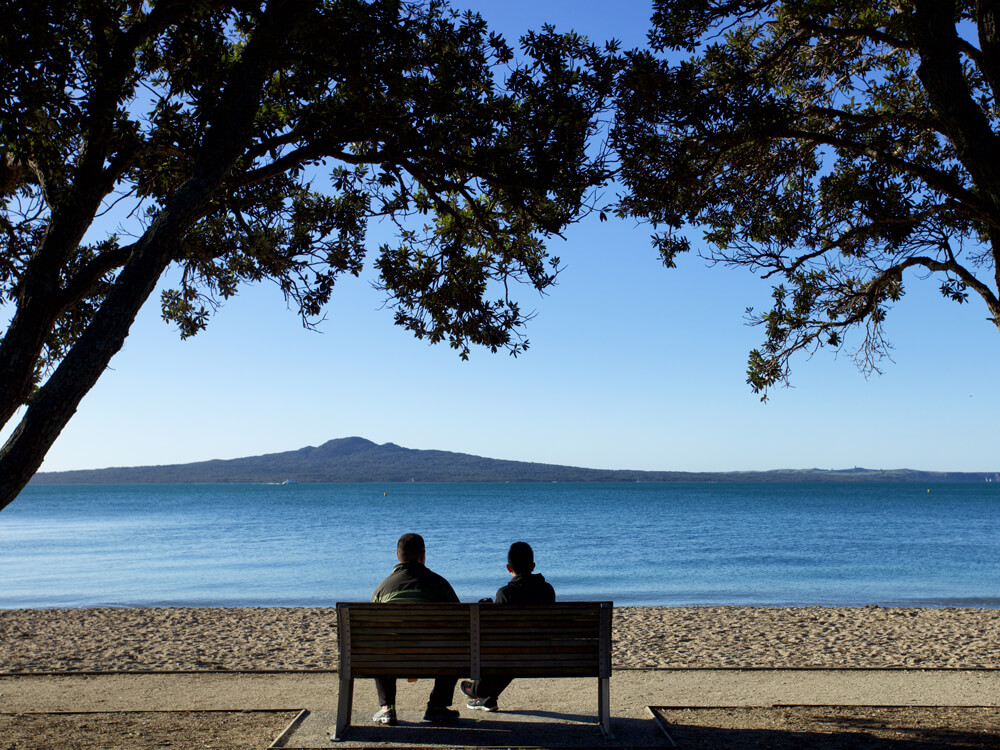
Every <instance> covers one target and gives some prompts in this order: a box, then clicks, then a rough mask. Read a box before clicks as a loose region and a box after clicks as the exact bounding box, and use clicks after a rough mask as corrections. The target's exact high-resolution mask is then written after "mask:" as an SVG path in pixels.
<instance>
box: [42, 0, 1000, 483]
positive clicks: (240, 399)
mask: <svg viewBox="0 0 1000 750" xmlns="http://www.w3.org/2000/svg"><path fill="white" fill-rule="evenodd" d="M455 4H456V5H457V6H460V7H461V6H462V3H461V2H456V3H455ZM465 7H471V8H474V9H477V10H479V11H480V12H481V13H482V14H483V15H484V17H485V18H486V19H487V21H489V22H490V25H491V27H493V28H494V29H495V30H497V31H500V32H502V33H503V34H505V35H506V36H507V38H508V39H509V40H513V39H514V38H516V37H517V36H518V35H519V34H520V33H521V32H522V31H524V30H526V29H529V28H538V27H539V26H541V24H542V23H545V22H552V23H555V24H556V25H557V27H558V28H560V29H564V30H568V29H569V28H574V29H576V30H577V31H579V32H581V33H583V34H586V35H587V36H589V37H591V38H592V39H594V40H603V39H605V38H608V37H612V36H614V37H617V38H619V39H620V40H622V41H623V42H624V44H625V46H627V47H629V46H638V45H641V44H642V43H643V41H644V36H645V32H646V29H647V26H648V16H649V7H648V4H647V3H645V2H628V1H626V2H618V3H615V4H607V3H590V2H580V1H579V0H577V1H576V2H556V1H553V0H535V1H534V2H521V1H517V2H513V1H511V0H495V1H489V2H469V3H466V4H465ZM608 197H609V198H610V197H612V195H610V194H609V195H608ZM550 250H551V252H552V253H553V254H557V255H559V256H560V257H561V258H562V260H563V262H564V264H565V266H566V268H565V270H564V272H563V273H562V275H561V276H560V278H559V284H558V286H556V287H555V288H554V289H553V290H552V291H551V293H550V294H548V295H547V296H546V297H538V296H537V295H535V296H526V297H525V298H524V305H525V306H527V307H529V308H533V309H535V310H536V312H537V317H536V318H535V319H534V320H533V321H532V322H531V323H530V324H529V326H528V329H527V335H528V338H529V339H530V341H531V348H530V349H529V350H528V351H527V352H526V353H525V354H524V355H522V356H520V357H518V358H517V359H514V358H511V357H509V356H508V355H506V354H496V355H494V354H490V353H489V352H488V351H484V350H474V351H473V352H472V356H471V361H469V362H462V361H460V360H459V358H458V356H457V355H456V354H455V352H454V351H453V350H451V349H449V348H447V347H441V346H437V347H431V346H429V345H427V344H426V343H423V342H420V341H416V340H414V339H413V338H412V337H410V336H409V335H408V334H407V333H406V332H405V331H403V330H402V329H398V328H396V327H395V326H393V324H392V314H391V312H390V311H388V310H385V309H380V306H381V303H382V297H381V295H380V294H379V293H378V292H376V291H374V290H373V289H372V288H371V287H370V284H369V282H370V280H371V279H372V278H373V276H372V274H371V269H370V266H369V268H367V269H366V276H365V277H364V278H362V279H360V280H359V279H348V280H344V281H343V282H342V283H341V285H340V286H339V288H338V289H337V290H336V291H335V293H334V301H333V303H332V305H331V307H330V310H329V315H328V319H327V320H326V322H325V323H323V324H322V325H321V327H320V331H321V332H320V333H316V332H310V331H307V330H304V329H303V328H302V327H301V325H300V323H299V319H298V317H297V316H296V315H295V314H294V313H293V312H291V311H288V310H287V309H286V306H285V303H284V300H283V299H282V297H281V295H280V294H279V292H278V291H277V290H276V289H275V288H273V286H272V285H263V286H260V287H255V288H247V289H246V290H244V291H243V292H242V293H241V294H240V296H239V297H237V298H236V299H234V300H231V301H229V302H228V303H227V304H226V305H225V306H224V307H223V308H222V309H221V310H220V312H219V313H218V314H217V315H216V316H215V318H214V319H213V320H212V322H211V323H210V325H209V327H208V330H207V331H205V332H203V333H201V334H199V335H198V336H196V337H194V338H193V339H189V340H188V341H181V340H180V338H179V336H178V335H177V333H176V331H174V330H173V329H172V328H171V327H170V326H168V325H166V324H165V323H163V322H162V321H161V320H160V318H159V311H158V305H157V298H156V296H155V295H154V297H153V298H151V299H150V302H149V303H148V304H147V306H146V308H144V310H143V312H142V313H141V315H140V317H139V319H138V320H137V322H136V324H135V325H134V326H133V329H132V335H131V336H130V338H129V340H128V341H127V343H126V345H125V348H124V350H123V351H122V352H121V353H120V354H119V355H118V356H117V357H116V358H115V359H114V360H113V361H112V364H111V369H110V370H109V371H108V372H107V373H106V374H105V376H104V377H103V378H102V379H101V381H100V382H99V384H98V385H97V387H95V388H94V390H93V391H92V392H91V393H90V394H88V396H87V397H86V398H85V399H84V401H83V403H82V404H81V407H80V409H79V411H78V412H77V414H76V416H75V417H74V418H73V420H72V421H71V422H70V424H69V425H68V426H67V428H66V429H65V430H64V431H63V434H62V435H61V436H60V438H59V440H58V441H57V442H56V444H55V446H54V447H53V448H52V450H51V451H50V452H49V455H48V458H47V460H46V462H45V465H44V466H43V470H48V471H58V470H67V469H86V468H100V467H106V466H130V465H145V464H164V463H181V462H188V461H198V460H205V459H211V458H235V457H239V456H247V455H257V454H263V453H271V452H277V451H283V450H293V449H296V448H300V447H302V446H305V445H317V444H319V443H322V442H324V441H326V440H329V439H331V438H337V437H346V436H351V435H359V436H362V437H366V438H369V439H371V440H374V441H376V442H378V443H383V442H394V443H397V444H399V445H403V446H406V447H410V448H427V449H441V450H451V451H460V452H465V453H473V454H477V455H484V456H490V457H494V458H505V459H515V460H524V461H540V462H546V463H558V464H569V465H576V466H590V467H598V468H630V469H661V470H687V471H728V470H741V469H775V468H806V467H821V468H845V467H851V466H865V467H869V468H887V469H888V468H900V467H909V468H919V469H928V470H953V471H997V470H1000V456H998V451H997V448H998V446H1000V439H998V437H997V429H996V427H995V423H996V420H997V416H998V415H1000V395H998V389H997V388H996V386H995V375H994V373H996V372H998V371H1000V338H998V335H997V331H996V329H995V328H994V327H992V326H991V325H990V324H989V323H987V322H986V320H985V318H986V317H987V312H986V310H985V307H984V306H983V305H982V304H981V303H979V302H978V301H976V300H973V301H972V302H971V303H970V304H968V305H964V306H958V305H955V304H954V303H948V302H946V301H945V300H943V299H942V298H941V297H940V295H939V294H938V293H937V291H936V287H937V285H936V283H934V282H930V283H928V282H921V281H919V280H918V279H917V278H916V277H915V276H910V277H908V278H906V279H904V280H905V281H906V282H908V284H907V289H908V293H907V295H906V297H904V299H903V301H902V302H901V303H900V304H899V305H897V307H896V308H895V309H894V310H893V311H892V313H891V315H890V317H889V322H888V326H887V331H888V334H889V337H890V339H891V340H892V341H893V343H894V344H895V347H896V348H895V351H894V355H893V356H894V359H895V363H891V362H887V363H885V368H884V374H883V375H881V376H878V375H876V376H873V377H871V378H869V379H866V378H865V377H863V376H862V375H861V374H860V373H859V372H858V371H857V370H856V368H855V367H854V365H853V364H852V362H851V361H850V359H849V358H848V357H845V356H840V357H839V358H838V357H837V356H836V354H835V353H834V352H827V351H821V352H820V353H819V354H817V355H816V356H815V357H813V358H812V359H811V360H808V361H807V360H806V359H805V358H800V359H799V360H797V361H796V362H795V363H794V365H793V373H792V377H793V386H794V387H793V388H790V389H777V390H775V391H774V392H773V394H772V397H771V400H770V401H769V402H768V403H766V404H762V403H760V401H759V400H758V397H757V396H755V395H754V394H753V393H752V392H751V391H750V389H749V388H748V387H747V385H746V383H745V369H746V355H747V352H748V350H749V349H750V348H752V347H753V346H755V345H757V344H758V343H759V342H760V339H761V333H760V331H759V330H757V329H754V328H749V327H747V326H746V325H745V324H744V321H743V313H744V309H745V308H746V307H748V306H754V307H755V308H758V309H762V308H766V306H767V303H768V300H769V293H770V287H769V285H768V284H767V283H766V282H764V281H762V280H760V279H758V278H756V277H755V276H754V275H753V274H751V273H749V272H747V271H740V270H730V269H725V268H718V267H717V268H708V267H706V265H705V263H704V261H701V260H700V259H699V258H698V257H696V256H695V255H693V254H692V255H691V256H690V257H685V258H682V259H681V261H680V264H679V267H678V268H677V269H673V270H667V269H665V268H663V267H662V265H661V264H660V262H659V261H658V259H657V257H656V254H655V252H654V251H653V249H652V247H651V246H650V243H649V230H648V228H647V227H644V226H639V225H635V224H633V223H625V222H620V221H617V220H610V221H608V222H607V223H603V224H602V223H599V222H598V221H597V219H596V217H593V218H590V219H587V220H585V221H584V222H583V223H581V224H580V225H577V226H575V227H574V228H573V229H572V230H571V231H569V232H568V233H567V235H566V240H565V241H559V240H556V241H555V242H554V243H553V244H552V245H551V246H550Z"/></svg>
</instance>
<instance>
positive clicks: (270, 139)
mask: <svg viewBox="0 0 1000 750" xmlns="http://www.w3.org/2000/svg"><path fill="white" fill-rule="evenodd" d="M0 10H2V15H3V17H4V18H6V19H8V22H7V23H6V24H4V26H3V28H2V29H0V193H2V196H3V201H2V204H0V304H2V308H0V312H2V317H0V321H6V327H5V329H4V330H2V334H3V337H2V340H0V426H2V425H6V424H8V423H10V422H12V421H13V420H15V419H16V418H17V417H18V416H20V422H19V423H18V424H17V427H16V429H15V430H14V432H13V434H12V436H11V437H10V439H9V440H8V441H7V443H6V444H5V445H4V447H3V448H2V449H0V508H3V507H4V506H6V505H7V504H8V503H9V502H10V501H11V500H12V499H13V498H14V497H15V496H16V495H17V493H18V492H19V491H20V489H21V488H22V487H23V486H24V484H25V483H26V482H27V481H28V479H29V478H30V477H31V475H32V474H33V473H34V472H35V471H36V470H37V468H38V467H39V465H40V463H41V461H42V459H43V457H44V455H45V453H46V451H47V450H48V448H49V447H50V446H51V444H52V442H53V441H54V440H55V439H56V436H58V434H59V432H60V430H61V429H62V427H63V426H64V425H65V424H66V423H67V421H68V420H69V419H70V417H71V416H72V414H73V412H74V411H75V410H76V407H77V405H78V403H79V401H80V399H81V398H82V397H83V395H84V394H85V393H86V392H87V391H88V390H89V389H90V388H91V387H92V386H93V385H94V383H95V382H96V381H97V379H98V378H99V377H100V375H101V373H102V372H103V371H104V370H105V368H106V367H107V365H108V363H109V361H110V359H111V357H112V356H113V355H114V354H115V353H116V352H117V351H118V350H119V349H120V348H121V346H122V344H123V342H124V340H125V337H126V336H127V335H128V329H129V326H130V325H131V323H132V322H133V320H134V319H135V316H136V313H137V312H138V310H139V308H140V307H141V306H142V304H143V303H144V302H145V301H146V299H147V298H148V296H149V295H150V294H151V293H152V292H153V291H154V289H155V288H156V286H157V283H158V282H159V280H160V279H161V277H162V276H163V274H164V272H165V271H166V269H168V268H170V267H173V268H175V269H178V271H179V273H178V274H177V275H178V276H179V279H180V281H179V283H178V284H177V285H176V288H174V289H171V290H168V291H166V292H164V293H163V296H162V299H161V305H162V310H163V316H164V318H165V319H167V320H169V321H173V322H175V323H176V324H177V325H178V326H179V328H180V331H181V335H183V336H189V335H192V334H195V333H197V332H198V331H199V330H200V329H202V328H203V327H204V326H205V325H206V323H207V321H208V318H209V316H210V313H211V311H212V309H213V307H214V306H215V305H217V304H218V303H219V302H221V301H222V300H224V299H226V298H228V297H230V296H232V295H233V294H235V293H237V291H238V289H239V288H240V287H241V285H243V284H245V283H247V282H257V281H260V280H272V281H274V282H275V283H277V284H278V285H279V286H280V288H281V289H282V291H283V292H284V293H285V295H286V296H287V298H288V299H289V300H290V301H292V302H293V303H294V304H295V305H296V307H297V308H298V310H299V312H300V313H301V315H302V317H303V319H304V320H305V321H306V322H307V324H308V323H311V322H313V321H315V320H316V319H317V317H319V316H321V315H322V311H323V308H324V305H325V304H326V302H327V301H328V300H329V299H330V295H331V293H332V291H333V287H334V284H335V282H336V280H337V278H338V277H340V276H341V275H343V274H355V275H356V274H358V273H359V272H360V271H361V269H362V264H363V262H364V260H365V258H366V255H368V254H369V253H372V255H373V256H374V257H373V259H372V262H373V265H374V267H375V268H376V269H377V271H378V274H379V282H378V283H379V284H380V286H381V287H382V288H383V289H384V291H385V293H386V295H387V299H388V302H389V305H390V307H392V308H393V309H394V311H395V320H396V323H398V324H399V325H402V326H405V327H406V328H408V329H409V330H411V331H412V332H413V333H414V334H415V335H416V336H418V337H421V338H426V339H428V340H430V341H431V342H438V341H446V342H448V343H449V344H450V345H451V346H453V347H455V348H456V349H458V351H459V352H460V354H461V355H462V356H465V355H466V354H467V352H468V350H469V347H470V346H471V345H482V346H485V347H488V348H489V349H491V350H493V351H497V350H501V349H507V350H509V351H511V352H512V353H515V354H516V353H517V352H519V351H520V350H521V349H523V348H524V347H525V346H527V341H526V340H524V338H523V335H522V327H523V324H524V322H525V318H526V315H525V313H524V312H522V310H521V307H520V306H519V304H518V299H517V297H516V296H515V295H514V294H513V293H512V289H515V288H516V287H517V283H520V284H521V285H523V286H525V287H526V288H527V289H529V290H544V289H545V288H546V287H548V286H549V285H550V284H551V283H552V282H553V278H554V275H555V273H556V270H557V267H558V259H557V258H550V257H549V256H548V254H547V253H546V249H545V245H544V242H545V241H546V239H548V238H550V237H552V236H553V235H555V234H557V233H559V232H560V231H561V230H562V229H563V227H565V226H566V225H567V224H568V223H569V222H572V221H574V220H575V219H576V218H577V217H578V215H579V214H580V212H581V211H582V210H584V209H585V201H586V198H587V195H588V193H587V191H588V188H590V187H592V186H594V185H598V184H601V183H602V182H603V181H604V180H605V179H606V168H605V165H604V163H603V158H602V155H601V154H600V153H598V152H597V150H593V149H592V150H591V151H590V152H589V153H588V150H587V148H588V145H589V144H590V140H591V136H592V135H593V133H594V130H595V128H596V127H597V125H596V115H597V114H598V113H599V112H600V111H601V110H602V108H603V107H604V106H605V99H606V97H607V96H608V94H609V93H610V88H611V85H612V75H613V64H614V63H613V59H612V57H610V56H607V55H605V54H603V53H602V51H601V50H598V49H596V48H595V47H593V46H592V45H590V44H589V43H588V42H586V40H583V39H581V38H579V37H577V36H574V35H558V34H556V33H555V32H554V31H553V30H552V29H548V28H546V29H543V30H542V31H540V32H537V33H529V34H527V35H526V36H525V38H524V39H523V52H522V53H521V55H522V58H523V61H521V62H518V61H517V59H516V58H515V53H514V51H513V50H512V49H511V48H510V47H509V46H508V44H507V43H506V42H505V41H504V40H503V39H501V38H499V37H497V36H495V35H493V34H491V33H489V31H488V29H487V28H486V26H485V24H484V23H483V21H482V20H481V19H480V18H479V17H478V16H477V15H475V14H471V13H464V14H459V13H457V12H455V11H452V10H451V9H450V8H449V7H448V6H446V5H445V4H443V3H441V2H437V1H436V0H422V1H417V0H414V1H413V2H404V1H403V0H373V1H367V0H326V1H325V2H324V1H322V0H313V1H312V2H306V1H304V0H300V1H297V2H291V1H290V0H269V1H268V2H252V1H250V0H231V1H230V2H223V1H221V0H158V1H157V2H142V1H141V0H76V1H70V0H67V1H66V2H60V3H39V2H34V0H31V1H27V0H15V1H14V2H11V1H10V0H0ZM109 210H112V211H113V212H114V213H115V215H116V216H126V215H127V216H128V217H129V219H130V221H132V222H134V223H135V224H136V225H137V228H136V229H134V230H130V236H123V235H124V234H125V232H123V231H119V233H117V234H115V233H112V232H108V231H106V230H105V229H104V226H105V224H106V223H102V222H101V221H99V218H100V217H101V216H102V214H103V213H104V212H106V211H109ZM378 218H384V219H386V220H389V221H391V222H395V224H396V227H397V229H398V232H397V241H396V242H395V243H393V244H389V245H385V246H382V247H379V248H378V249H377V250H374V249H372V248H370V247H369V246H368V245H367V244H366V241H365V239H366V228H367V225H368V222H369V221H370V220H372V219H378ZM25 405H26V408H22V407H24V406H25Z"/></svg>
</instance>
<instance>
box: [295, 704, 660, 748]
mask: <svg viewBox="0 0 1000 750" xmlns="http://www.w3.org/2000/svg"><path fill="white" fill-rule="evenodd" d="M335 720H336V713H335V712H333V711H315V712H313V711H311V712H309V714H308V716H306V717H305V718H304V719H303V720H302V722H301V723H300V724H299V725H298V726H297V727H296V728H295V731H294V732H293V733H292V734H291V735H290V736H289V737H288V738H286V739H285V741H284V743H283V744H282V745H281V747H286V748H317V747H322V748H331V747H332V748H340V749H342V750H350V749H351V748H358V747H378V746H390V745H391V746H392V747H394V748H395V747H415V748H420V747H553V748H557V747H565V748H587V747H600V748H616V747H657V746H660V747H662V746H663V745H665V744H666V739H665V737H664V736H663V733H662V732H661V731H660V730H659V728H658V727H657V726H656V724H655V722H654V721H653V720H652V719H651V718H650V719H630V718H624V719H613V720H612V728H613V729H614V734H615V736H614V738H612V739H606V738H605V737H604V736H603V735H602V734H601V730H600V729H599V728H598V726H597V725H596V724H595V723H594V717H593V716H587V715H585V714H572V713H558V712H554V711H503V712H498V713H495V714H479V713H477V714H475V715H468V714H463V716H462V718H460V719H459V720H458V722H457V723H456V724H452V725H443V726H434V725H431V724H425V723H424V722H422V721H420V715H419V714H417V713H414V715H413V716H409V715H406V714H401V715H400V717H399V724H398V725H396V726H394V727H386V726H374V725H372V724H358V725H352V726H351V727H350V728H349V729H348V731H347V733H345V735H344V740H343V741H341V742H337V743H331V742H330V732H331V731H332V728H333V724H334V722H335Z"/></svg>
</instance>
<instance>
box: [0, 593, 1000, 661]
mask: <svg viewBox="0 0 1000 750" xmlns="http://www.w3.org/2000/svg"><path fill="white" fill-rule="evenodd" d="M613 637H614V641H613V652H612V661H613V666H614V668H615V669H616V670H622V669H665V668H708V669H711V668H719V667H723V668H733V667H740V668H817V667H822V668H830V667H834V668H897V667H910V668H953V669H978V668H990V669H996V668H1000V650H998V649H997V648H996V644H997V643H998V642H1000V610H995V609H905V608H882V607H872V606H869V607H861V608H832V607H800V608H798V607H797V608H761V607H621V608H617V609H616V610H615V615H614V636H613ZM336 666H337V636H336V617H335V612H334V610H333V609H330V608H272V607H263V608H247V609H221V608H220V609H194V608H151V609H69V610H62V609H49V610H0V674H24V673H38V672H70V673H74V672H77V673H78V672H120V671H122V672H142V671H188V670H194V671H227V670H230V671H232V670H279V671H285V670H308V671H312V670H334V669H336Z"/></svg>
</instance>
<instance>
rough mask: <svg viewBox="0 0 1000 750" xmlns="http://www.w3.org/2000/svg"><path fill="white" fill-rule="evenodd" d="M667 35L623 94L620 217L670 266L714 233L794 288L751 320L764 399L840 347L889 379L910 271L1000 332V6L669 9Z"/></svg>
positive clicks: (721, 1) (693, 3) (617, 140)
mask: <svg viewBox="0 0 1000 750" xmlns="http://www.w3.org/2000/svg"><path fill="white" fill-rule="evenodd" d="M977 34H978V35H977ZM650 39H651V49H650V50H645V51H636V52H633V53H630V54H629V62H628V72H627V74H626V75H625V77H624V78H623V81H622V85H621V87H620V90H619V95H618V108H619V111H618V119H617V122H616V126H615V132H614V135H613V142H614V144H615V147H616V149H617V150H618V152H619V154H620V156H621V159H622V177H621V179H622V182H623V183H624V184H625V186H626V188H627V194H626V195H625V197H624V198H623V199H622V200H621V202H620V203H619V204H618V206H617V210H618V212H619V213H620V214H622V215H627V216H636V217H641V218H643V219H646V220H649V221H650V222H651V223H652V224H653V225H654V226H655V227H656V229H657V234H656V235H655V243H656V245H657V247H658V249H659V251H660V253H661V254H662V258H663V260H664V262H665V263H666V264H667V265H668V266H672V265H673V264H674V259H675V257H676V255H677V253H679V252H683V251H686V250H688V249H689V248H690V239H689V236H690V234H691V232H692V231H694V229H695V228H696V227H697V228H700V229H702V230H703V231H704V238H705V240H706V241H707V243H708V248H709V249H708V250H707V251H706V255H707V257H708V258H709V259H710V260H711V261H713V262H721V263H724V264H729V265H732V266H741V267H746V268H749V269H752V270H754V271H756V272H760V273H762V275H763V277H765V278H773V279H775V280H776V281H777V282H778V283H777V284H776V286H775V287H774V290H773V307H772V309H771V310H769V311H768V312H765V313H763V314H754V313H753V312H752V310H749V309H748V314H749V316H750V318H751V320H752V321H753V322H755V323H757V324H763V326H764V330H765V341H764V343H763V345H762V346H761V347H760V348H759V349H755V350H753V351H752V352H751V353H750V357H749V365H748V376H747V382H748V383H749V384H750V386H751V387H752V389H753V391H754V392H757V393H762V397H763V398H766V397H767V391H768V389H769V388H770V387H772V386H774V385H775V384H779V383H787V380H788V376H789V362H790V360H791V359H792V357H793V356H794V355H795V354H796V353H798V352H803V351H805V352H809V353H811V352H814V351H816V350H817V349H818V348H819V347H823V346H830V347H834V348H837V349H838V350H844V348H845V347H846V348H847V349H846V351H847V352H848V353H850V354H852V356H854V358H855V361H856V362H857V363H858V365H859V366H860V367H861V368H862V370H864V371H866V372H870V371H873V370H875V371H877V369H878V365H879V362H880V360H881V359H882V358H883V357H884V356H886V354H887V351H888V343H887V341H886V339H885V335H884V331H883V323H884V320H885V316H886V312H887V310H888V309H889V307H891V305H892V304H893V303H895V302H897V301H899V300H900V299H901V297H902V296H903V291H904V285H903V280H904V272H906V271H911V272H916V273H917V275H919V276H920V277H934V278H936V279H937V280H938V282H939V283H940V289H941V293H942V294H943V295H944V296H945V297H947V298H949V299H951V300H954V301H956V302H965V301H966V300H967V299H968V297H969V295H970V292H971V293H974V294H975V295H978V297H979V298H980V299H981V300H982V301H983V302H985V304H986V307H987V309H988V311H989V317H988V318H987V320H988V321H989V322H990V323H991V324H992V325H994V326H997V327H998V328H1000V299H998V285H1000V275H998V267H1000V266H998V259H1000V139H998V136H997V131H998V126H1000V120H998V114H1000V113H998V111H997V104H998V98H997V93H998V87H1000V3H997V2H995V1H991V0H980V2H977V3H973V2H971V1H970V2H957V3H956V2H946V1H945V0H914V1H912V2H895V1H894V2H885V1H883V0H810V1H809V2H765V1H762V0H761V1H754V0H746V1H744V2H739V1H738V0H731V1H730V0H657V2H654V15H653V31H652V33H651V36H650ZM908 276H909V274H908Z"/></svg>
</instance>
